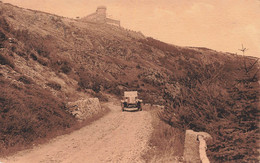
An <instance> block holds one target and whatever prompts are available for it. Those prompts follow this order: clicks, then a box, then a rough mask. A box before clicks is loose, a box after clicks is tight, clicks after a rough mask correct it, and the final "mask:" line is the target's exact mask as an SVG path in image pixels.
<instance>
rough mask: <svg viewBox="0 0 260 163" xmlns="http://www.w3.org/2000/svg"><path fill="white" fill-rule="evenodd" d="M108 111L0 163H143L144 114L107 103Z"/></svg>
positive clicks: (148, 117) (146, 119)
mask: <svg viewBox="0 0 260 163" xmlns="http://www.w3.org/2000/svg"><path fill="white" fill-rule="evenodd" d="M108 107H109V108H110V109H111V112H110V113H108V114H107V115H105V116H104V117H102V118H100V119H99V120H97V121H95V122H93V123H91V124H90V125H87V126H85V127H83V128H81V129H80V130H77V131H74V132H72V133H70V134H67V135H62V136H59V137H56V138H55V139H53V140H51V141H50V142H49V143H47V144H43V145H39V146H37V147H34V148H33V149H31V150H25V151H21V152H19V153H17V154H15V155H13V156H10V157H8V158H5V159H4V160H0V161H1V162H3V163H12V162H19V163H37V162H38V163H52V162H55V163H56V162H59V163H60V162H62V163H63V162H64V163H70V162H73V163H75V162H79V163H98V162H124V163H127V162H129V163H130V162H131V163H132V162H135V163H136V162H144V160H142V158H141V155H142V153H143V152H144V151H145V150H147V148H148V141H149V136H150V134H151V132H152V125H151V121H152V118H151V115H150V113H149V112H147V111H141V112H140V111H139V112H122V111H121V108H120V106H117V105H114V104H113V103H112V102H110V103H108Z"/></svg>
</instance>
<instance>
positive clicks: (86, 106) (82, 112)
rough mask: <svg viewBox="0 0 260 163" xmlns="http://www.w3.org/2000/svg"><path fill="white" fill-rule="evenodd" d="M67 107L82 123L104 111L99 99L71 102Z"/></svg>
mask: <svg viewBox="0 0 260 163" xmlns="http://www.w3.org/2000/svg"><path fill="white" fill-rule="evenodd" d="M67 107H68V108H69V111H70V112H71V113H72V114H73V115H74V116H75V117H76V118H77V119H78V120H80V121H81V120H84V119H88V118H92V117H93V116H95V115H97V114H98V113H100V112H102V111H104V108H102V107H101V105H100V103H99V99H98V98H88V99H82V100H78V101H75V102H69V103H68V104H67Z"/></svg>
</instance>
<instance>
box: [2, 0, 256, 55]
mask: <svg viewBox="0 0 260 163" xmlns="http://www.w3.org/2000/svg"><path fill="white" fill-rule="evenodd" d="M2 2H6V3H11V4H13V5H17V6H20V7H23V8H29V9H34V10H40V11H45V12H49V13H54V14H57V15H60V16H65V17H70V18H76V17H84V16H87V15H89V14H91V13H94V12H95V11H96V8H97V6H100V5H105V6H106V7H107V14H108V15H109V17H111V18H114V19H118V20H120V21H121V26H123V27H124V28H128V29H132V30H135V31H141V32H142V33H143V34H144V35H145V36H149V37H153V38H155V39H159V40H161V41H163V42H167V43H170V44H174V45H179V46H195V47H207V48H210V49H214V50H217V51H222V52H231V53H237V54H242V52H241V51H239V50H238V49H241V46H242V44H243V45H244V47H246V48H248V50H247V51H246V53H245V55H248V56H255V57H258V58H260V0H160V1H159V0H37V1H36V0H2Z"/></svg>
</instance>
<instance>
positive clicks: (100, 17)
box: [82, 6, 120, 27]
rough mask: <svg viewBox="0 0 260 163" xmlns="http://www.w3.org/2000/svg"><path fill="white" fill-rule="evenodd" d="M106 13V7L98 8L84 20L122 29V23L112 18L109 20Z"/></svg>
mask: <svg viewBox="0 0 260 163" xmlns="http://www.w3.org/2000/svg"><path fill="white" fill-rule="evenodd" d="M106 11H107V8H106V6H98V8H97V10H96V12H95V13H93V14H90V15H88V16H86V17H84V18H82V20H83V21H91V22H95V23H100V24H111V25H116V26H119V27H120V21H119V20H114V19H111V18H107V13H106Z"/></svg>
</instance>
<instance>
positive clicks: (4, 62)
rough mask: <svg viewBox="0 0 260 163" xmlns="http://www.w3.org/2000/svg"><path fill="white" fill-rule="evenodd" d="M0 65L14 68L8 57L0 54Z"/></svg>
mask: <svg viewBox="0 0 260 163" xmlns="http://www.w3.org/2000/svg"><path fill="white" fill-rule="evenodd" d="M0 64H1V65H8V66H10V67H12V68H14V62H13V61H12V59H11V57H10V56H6V55H3V54H0Z"/></svg>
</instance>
